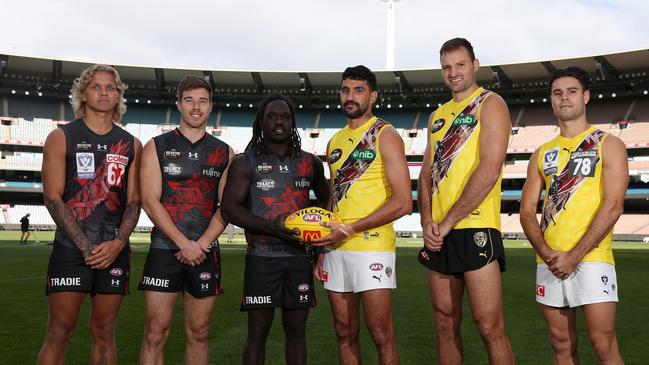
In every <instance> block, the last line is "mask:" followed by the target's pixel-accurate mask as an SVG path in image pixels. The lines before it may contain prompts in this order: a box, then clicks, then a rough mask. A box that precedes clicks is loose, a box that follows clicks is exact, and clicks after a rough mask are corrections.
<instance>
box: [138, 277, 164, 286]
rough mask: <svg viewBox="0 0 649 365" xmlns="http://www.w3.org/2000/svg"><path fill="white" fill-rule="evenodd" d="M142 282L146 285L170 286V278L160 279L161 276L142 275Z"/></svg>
mask: <svg viewBox="0 0 649 365" xmlns="http://www.w3.org/2000/svg"><path fill="white" fill-rule="evenodd" d="M142 284H144V285H151V286H157V287H160V288H168V287H169V279H160V278H152V277H149V276H143V277H142Z"/></svg>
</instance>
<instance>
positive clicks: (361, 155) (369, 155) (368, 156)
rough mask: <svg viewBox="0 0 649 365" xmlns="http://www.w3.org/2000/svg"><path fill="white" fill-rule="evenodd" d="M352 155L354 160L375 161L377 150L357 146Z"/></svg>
mask: <svg viewBox="0 0 649 365" xmlns="http://www.w3.org/2000/svg"><path fill="white" fill-rule="evenodd" d="M351 156H352V158H353V159H354V160H361V161H374V159H375V158H376V152H375V151H374V150H369V149H363V148H356V149H354V150H353V151H352V154H351Z"/></svg>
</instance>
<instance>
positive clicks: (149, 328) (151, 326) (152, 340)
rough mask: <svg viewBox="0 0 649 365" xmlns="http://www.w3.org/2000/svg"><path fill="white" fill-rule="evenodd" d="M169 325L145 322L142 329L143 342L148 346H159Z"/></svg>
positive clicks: (163, 341)
mask: <svg viewBox="0 0 649 365" xmlns="http://www.w3.org/2000/svg"><path fill="white" fill-rule="evenodd" d="M168 334H169V327H167V326H162V325H160V324H157V323H151V322H149V323H147V324H146V329H145V331H144V339H143V341H144V344H145V345H146V346H148V347H160V346H162V345H164V343H165V340H166V339H167V335H168Z"/></svg>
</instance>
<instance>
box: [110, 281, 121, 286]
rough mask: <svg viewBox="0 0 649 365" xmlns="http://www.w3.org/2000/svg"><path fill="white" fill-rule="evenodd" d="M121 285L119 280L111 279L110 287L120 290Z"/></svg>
mask: <svg viewBox="0 0 649 365" xmlns="http://www.w3.org/2000/svg"><path fill="white" fill-rule="evenodd" d="M119 283H120V280H119V279H110V286H112V287H113V288H119Z"/></svg>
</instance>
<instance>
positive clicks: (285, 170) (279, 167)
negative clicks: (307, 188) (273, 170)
mask: <svg viewBox="0 0 649 365" xmlns="http://www.w3.org/2000/svg"><path fill="white" fill-rule="evenodd" d="M277 170H279V173H280V174H288V173H289V171H290V170H289V168H288V165H277Z"/></svg>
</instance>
